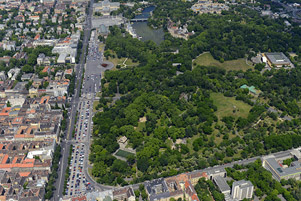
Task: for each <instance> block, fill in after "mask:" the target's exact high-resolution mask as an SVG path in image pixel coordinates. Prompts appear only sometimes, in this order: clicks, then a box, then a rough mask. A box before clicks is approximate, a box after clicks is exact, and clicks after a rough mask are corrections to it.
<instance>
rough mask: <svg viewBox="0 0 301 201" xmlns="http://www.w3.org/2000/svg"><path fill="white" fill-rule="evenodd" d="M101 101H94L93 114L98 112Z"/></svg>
mask: <svg viewBox="0 0 301 201" xmlns="http://www.w3.org/2000/svg"><path fill="white" fill-rule="evenodd" d="M98 103H99V101H94V102H93V112H96V111H97V110H96V106H97V105H98Z"/></svg>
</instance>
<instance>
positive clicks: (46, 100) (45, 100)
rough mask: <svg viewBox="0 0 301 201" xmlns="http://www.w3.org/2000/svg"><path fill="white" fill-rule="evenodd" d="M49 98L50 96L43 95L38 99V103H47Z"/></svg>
mask: <svg viewBox="0 0 301 201" xmlns="http://www.w3.org/2000/svg"><path fill="white" fill-rule="evenodd" d="M49 99H50V96H43V97H42V98H41V100H40V104H47V103H48V101H49Z"/></svg>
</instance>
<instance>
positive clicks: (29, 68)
mask: <svg viewBox="0 0 301 201" xmlns="http://www.w3.org/2000/svg"><path fill="white" fill-rule="evenodd" d="M22 71H23V72H25V73H34V68H33V66H32V65H29V64H25V65H24V66H23V67H22Z"/></svg>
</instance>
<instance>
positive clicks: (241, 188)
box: [231, 180, 254, 200]
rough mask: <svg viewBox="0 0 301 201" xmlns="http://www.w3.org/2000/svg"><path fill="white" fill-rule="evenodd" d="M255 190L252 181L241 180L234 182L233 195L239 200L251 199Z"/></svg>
mask: <svg viewBox="0 0 301 201" xmlns="http://www.w3.org/2000/svg"><path fill="white" fill-rule="evenodd" d="M253 191H254V186H253V184H252V183H251V182H250V181H245V180H240V181H235V182H233V184H232V193H231V195H232V198H233V199H237V200H243V199H245V198H247V199H250V198H252V197H253Z"/></svg>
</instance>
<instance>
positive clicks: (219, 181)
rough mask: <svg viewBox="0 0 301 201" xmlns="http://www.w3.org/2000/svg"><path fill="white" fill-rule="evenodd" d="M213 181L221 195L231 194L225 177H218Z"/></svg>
mask: <svg viewBox="0 0 301 201" xmlns="http://www.w3.org/2000/svg"><path fill="white" fill-rule="evenodd" d="M213 181H214V183H215V184H216V185H217V187H218V188H219V190H220V192H221V193H223V194H230V192H231V189H230V186H229V185H228V184H227V182H226V180H225V179H224V177H221V176H216V177H214V178H213Z"/></svg>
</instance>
